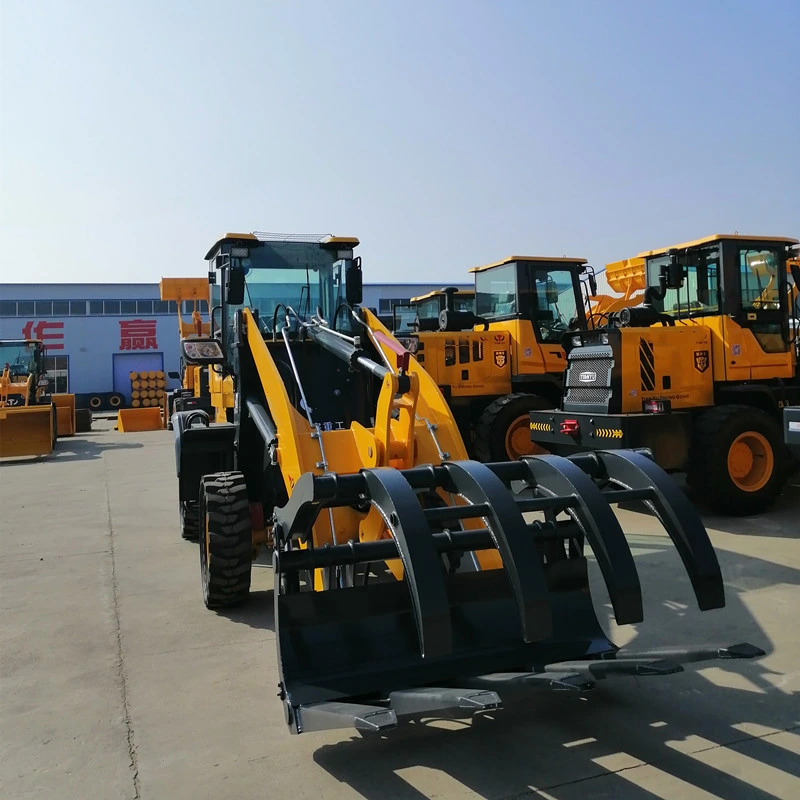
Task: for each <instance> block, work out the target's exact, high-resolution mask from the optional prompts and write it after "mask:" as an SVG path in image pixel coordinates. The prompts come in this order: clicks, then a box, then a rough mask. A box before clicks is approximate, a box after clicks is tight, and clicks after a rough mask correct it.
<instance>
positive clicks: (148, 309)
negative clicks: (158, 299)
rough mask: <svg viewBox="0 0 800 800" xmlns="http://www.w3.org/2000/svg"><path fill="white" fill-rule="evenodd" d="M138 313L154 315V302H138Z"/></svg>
mask: <svg viewBox="0 0 800 800" xmlns="http://www.w3.org/2000/svg"><path fill="white" fill-rule="evenodd" d="M136 313H137V314H152V313H153V301H152V300H137V301H136Z"/></svg>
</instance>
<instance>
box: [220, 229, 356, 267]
mask: <svg viewBox="0 0 800 800" xmlns="http://www.w3.org/2000/svg"><path fill="white" fill-rule="evenodd" d="M248 241H249V242H297V243H298V244H315V243H316V244H319V245H320V246H322V247H328V248H330V247H343V248H351V247H356V246H357V245H358V244H359V241H358V239H357V238H356V237H355V236H333V235H331V234H327V233H265V232H263V231H253V232H252V233H226V234H225V235H224V236H220V238H219V239H217V241H216V242H214V244H213V245H212V246H211V248H210V249H209V251H208V252H207V253H206V261H208V259H210V258H213V257H214V255H215V254H216V253H217V252H219V249H220V248H221V247H222V245H223V244H236V243H239V242H241V243H242V244H246V243H247V242H248Z"/></svg>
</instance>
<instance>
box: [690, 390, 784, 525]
mask: <svg viewBox="0 0 800 800" xmlns="http://www.w3.org/2000/svg"><path fill="white" fill-rule="evenodd" d="M693 438H694V441H693V447H692V450H691V453H690V456H689V470H688V473H687V480H688V482H689V485H690V486H691V487H692V489H693V490H694V491H695V492H697V494H698V495H699V496H700V497H702V498H703V499H704V500H705V501H706V502H708V504H709V505H710V506H711V507H712V508H713V509H714V510H715V511H717V512H718V513H720V514H725V515H728V516H748V515H750V514H760V513H762V512H764V511H766V510H767V509H768V508H769V507H770V506H771V505H772V503H773V502H774V501H775V500H776V498H777V497H778V495H779V494H780V493H781V489H782V488H783V482H784V478H785V476H786V452H785V447H784V445H783V436H782V432H781V429H780V427H779V426H778V423H777V421H776V420H775V419H773V418H772V417H771V416H770V415H769V414H767V413H766V412H765V411H762V410H761V409H759V408H753V407H752V406H743V405H722V406H717V407H716V408H712V409H710V410H709V411H706V412H705V413H704V414H702V415H701V416H700V417H699V418H698V420H697V423H696V426H695V432H694V437H693Z"/></svg>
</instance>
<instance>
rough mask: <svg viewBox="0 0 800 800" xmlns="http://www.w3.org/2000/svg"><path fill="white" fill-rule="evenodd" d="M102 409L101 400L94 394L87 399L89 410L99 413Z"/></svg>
mask: <svg viewBox="0 0 800 800" xmlns="http://www.w3.org/2000/svg"><path fill="white" fill-rule="evenodd" d="M102 407H103V398H102V397H99V396H98V395H96V394H93V395H92V396H91V397H90V398H89V408H92V409H94V410H95V411H99V410H100V409H101V408H102Z"/></svg>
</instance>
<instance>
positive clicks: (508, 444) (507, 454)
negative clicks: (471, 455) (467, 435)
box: [475, 392, 552, 463]
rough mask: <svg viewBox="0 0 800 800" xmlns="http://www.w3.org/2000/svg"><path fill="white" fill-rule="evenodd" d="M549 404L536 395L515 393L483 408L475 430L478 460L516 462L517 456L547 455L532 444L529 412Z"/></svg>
mask: <svg viewBox="0 0 800 800" xmlns="http://www.w3.org/2000/svg"><path fill="white" fill-rule="evenodd" d="M551 407H552V405H551V404H550V403H548V402H547V400H545V399H544V398H543V397H539V396H538V395H535V394H523V393H521V392H516V393H514V394H507V395H504V396H503V397H498V398H497V400H493V401H492V402H491V403H489V405H488V406H486V408H485V410H484V412H483V413H482V414H481V416H480V418H479V419H478V424H477V426H476V427H475V455H476V456H477V458H478V461H483V462H484V463H486V462H489V461H509V460H511V461H516V460H517V459H518V458H519V457H520V456H532V455H536V454H538V453H546V452H548V451H547V450H545V449H544V448H543V447H540V446H539V445H537V444H534V443H533V442H532V441H531V428H530V417H529V416H528V415H529V414H530V412H531V411H541V410H542V409H545V408H551Z"/></svg>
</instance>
